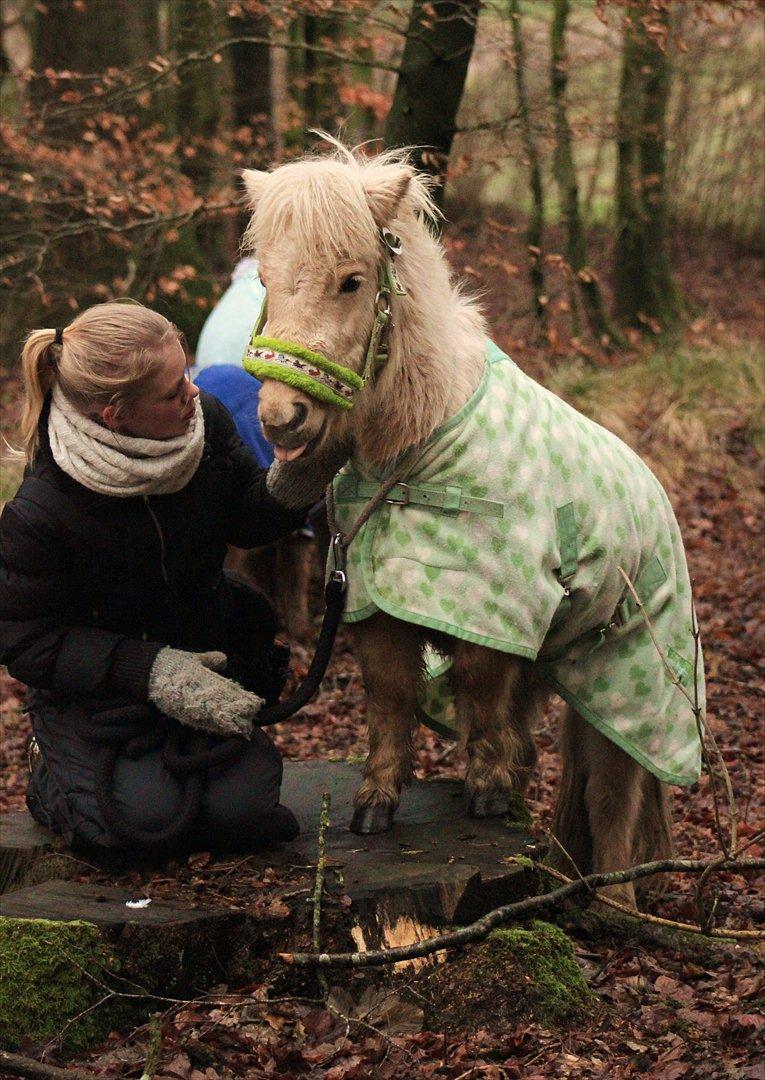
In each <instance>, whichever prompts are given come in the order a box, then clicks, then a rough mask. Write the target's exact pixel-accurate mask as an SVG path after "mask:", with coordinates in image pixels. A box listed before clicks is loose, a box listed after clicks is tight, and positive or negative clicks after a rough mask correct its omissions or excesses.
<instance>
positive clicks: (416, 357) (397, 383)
mask: <svg viewBox="0 0 765 1080" xmlns="http://www.w3.org/2000/svg"><path fill="white" fill-rule="evenodd" d="M394 229H395V231H396V232H397V233H398V234H399V235H400V236H401V240H402V254H401V255H400V256H399V258H398V260H397V263H396V271H397V273H398V275H399V278H400V280H401V282H402V284H403V286H404V288H405V289H406V296H401V297H394V298H393V320H394V327H393V330H392V332H391V337H390V350H389V358H388V360H387V362H386V364H385V366H384V367H383V368H382V369H381V370H379V371H378V372H377V374H376V375H375V376H374V380H373V383H372V385H371V386H370V387H368V389H367V391H366V392H365V393H364V394H362V395H361V397H362V400H361V401H359V403H358V405H357V407H356V408H355V409H354V410H353V412H354V417H353V428H354V442H355V446H356V453H357V454H358V456H359V457H361V459H362V460H363V461H365V462H368V463H369V464H370V465H372V466H374V467H377V468H384V467H385V466H386V465H388V464H390V462H392V461H394V460H395V459H396V458H397V457H398V456H399V455H400V454H402V453H403V452H404V451H405V450H407V449H409V447H410V446H414V445H416V444H417V443H420V442H422V441H423V440H425V439H427V438H428V436H429V435H431V433H432V432H433V431H435V429H436V428H437V427H438V426H439V425H440V424H442V423H443V422H444V421H445V420H446V419H448V418H449V417H450V416H452V415H453V414H454V413H455V412H457V411H458V410H459V409H460V408H461V407H462V406H463V405H464V404H465V402H466V401H467V400H468V399H469V398H470V396H471V395H472V394H473V392H474V391H475V389H476V387H477V386H478V383H479V382H480V379H481V374H482V372H483V366H484V361H485V353H486V341H485V338H486V325H485V322H484V319H483V316H482V315H481V313H480V311H479V309H478V306H477V304H476V303H475V302H474V301H471V300H469V299H467V298H466V297H464V296H462V295H461V294H460V291H459V288H458V287H456V286H453V285H452V283H451V281H450V275H449V268H448V266H447V263H446V258H445V256H444V252H443V249H442V247H441V245H440V244H439V243H438V241H437V240H435V239H434V238H433V237H432V236H431V235H430V234H429V233H428V232H427V231H426V229H425V227H424V226H423V225H422V224H421V223H420V222H419V221H417V220H416V219H414V218H412V219H411V220H409V221H407V222H403V221H402V222H396V223H395V225H394Z"/></svg>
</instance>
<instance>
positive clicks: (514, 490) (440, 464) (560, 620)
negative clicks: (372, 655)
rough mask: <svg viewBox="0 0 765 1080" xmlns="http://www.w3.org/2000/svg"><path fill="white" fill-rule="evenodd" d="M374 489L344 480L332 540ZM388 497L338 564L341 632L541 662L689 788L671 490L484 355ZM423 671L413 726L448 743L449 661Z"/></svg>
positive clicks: (610, 440) (588, 712) (683, 603)
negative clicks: (442, 639)
mask: <svg viewBox="0 0 765 1080" xmlns="http://www.w3.org/2000/svg"><path fill="white" fill-rule="evenodd" d="M381 479H382V477H381V476H380V475H378V474H376V473H375V472H374V471H373V470H371V469H369V468H368V467H366V466H365V464H364V463H363V462H362V461H358V460H355V459H354V460H353V461H352V462H350V463H349V465H348V466H346V468H345V469H344V470H343V471H342V472H341V473H340V474H339V476H338V477H337V478H336V480H335V489H334V490H335V500H336V508H337V516H338V523H339V525H340V528H341V529H343V530H347V529H348V528H350V526H351V525H352V524H353V522H354V521H355V520H356V518H357V516H358V514H359V513H360V512H361V510H362V508H363V507H364V505H365V504H366V502H367V501H368V499H369V498H370V497H371V495H372V494H374V492H375V491H376V490H377V487H378V485H379V483H380V481H381ZM390 498H391V500H392V501H391V502H390V503H388V504H385V505H384V506H382V507H381V508H380V509H379V510H377V511H376V512H375V513H374V514H373V515H372V517H371V518H370V520H369V521H368V522H367V523H366V524H365V525H364V527H363V528H362V529H361V531H360V532H359V534H358V536H357V537H356V539H355V540H354V542H353V544H352V545H351V548H350V549H349V552H348V556H349V562H348V581H349V590H348V599H347V604H346V612H345V616H344V618H345V621H347V622H357V621H359V620H361V619H365V618H368V617H369V616H370V615H371V614H372V613H373V612H375V611H377V610H381V611H385V612H388V613H389V614H390V615H393V616H395V617H396V618H399V619H403V620H405V621H407V622H413V623H417V624H419V625H421V626H423V627H428V628H433V629H436V630H440V631H444V632H446V633H448V634H451V635H453V636H454V637H456V638H461V639H464V640H466V641H472V642H476V643H478V644H482V645H485V646H487V647H488V648H492V649H498V650H500V651H502V652H506V653H512V654H515V655H518V656H521V657H526V658H528V659H531V660H536V661H538V662H539V663H541V664H543V665H544V673H545V675H546V677H547V679H548V680H549V682H550V684H551V686H552V687H553V688H554V689H555V690H556V691H557V692H558V693H559V694H560V695H561V696H562V697H563V698H565V699H566V700H567V701H569V702H570V703H571V704H572V705H573V706H574V708H575V709H576V710H577V711H578V712H579V713H580V715H582V716H583V717H584V718H585V719H587V720H588V721H590V722H591V723H592V724H594V725H595V726H596V727H597V728H598V729H599V730H600V731H602V732H603V733H604V734H605V735H606V736H608V737H609V738H611V739H612V740H613V741H614V742H615V743H617V745H619V746H621V747H622V748H623V749H624V750H626V751H627V752H628V753H629V754H631V755H632V756H633V757H634V758H635V759H636V760H637V761H639V762H640V763H641V764H642V765H644V766H645V767H646V768H648V769H649V770H650V771H651V772H653V773H654V774H655V775H656V776H657V777H659V779H661V780H665V781H668V782H671V783H676V784H690V783H693V782H694V781H695V780H697V779H698V776H699V771H700V745H699V738H698V731H697V726H696V722H695V718H694V715H693V711H692V709H691V706H690V704H689V702H688V700H687V698H686V697H685V696H684V694H683V693H682V692H681V690H680V688H679V686H678V685H677V683H678V682H679V683H680V684H681V686H682V687H683V688H684V689H685V691H686V692H687V693H688V694H689V695H690V697H691V698H692V699H693V700H694V701H697V702H698V704H699V706H700V708H701V709H702V711H703V709H704V700H705V699H704V675H703V663H702V658H701V652H700V647H699V646H698V642H697V641H696V640H694V635H693V623H692V598H691V589H690V582H689V578H688V569H687V566H686V560H685V553H684V550H683V544H682V539H681V536H680V531H679V528H678V525H677V522H676V520H675V516H674V514H673V512H672V508H671V506H670V504H669V500H668V498H667V496H666V493H665V492H664V490H663V488H662V487H661V485H660V484H659V482H658V480H657V479H656V478H655V476H654V475H653V474H652V473H651V471H650V470H649V469H648V467H647V466H646V465H645V464H644V462H643V461H641V459H640V458H639V457H638V456H637V455H636V454H635V453H634V452H633V451H632V450H631V449H630V448H629V447H628V446H626V445H625V444H624V443H623V442H621V441H620V440H619V439H618V438H617V437H616V436H615V435H613V434H612V433H611V432H609V431H607V430H605V429H604V428H602V427H601V426H600V425H598V424H596V423H594V422H593V421H591V420H589V419H587V418H586V417H584V416H582V415H581V414H580V413H578V412H577V411H576V410H575V409H573V408H572V407H571V406H569V405H568V404H566V403H565V402H564V401H562V400H561V399H560V398H558V397H556V396H555V395H554V394H552V393H551V392H550V391H548V390H546V389H545V388H544V387H542V386H540V385H539V384H538V383H536V382H534V380H532V379H531V378H529V377H528V376H527V375H525V374H524V373H523V372H522V371H521V370H520V369H519V368H518V367H517V366H516V365H515V364H514V363H513V361H512V360H510V359H509V357H507V356H505V354H504V353H502V352H501V351H500V350H499V349H498V348H497V347H496V346H494V345H493V344H491V343H490V344H489V346H488V353H487V361H486V366H485V370H484V374H483V379H482V381H481V384H480V386H479V387H478V389H477V390H476V392H475V394H474V395H473V396H472V398H471V399H470V400H469V401H468V402H467V404H466V405H465V406H464V407H463V408H462V409H461V410H460V411H459V412H458V413H457V414H456V415H455V416H453V417H452V418H450V419H449V420H448V421H447V422H446V423H444V424H443V425H442V426H441V427H440V428H439V429H438V430H437V431H435V432H434V434H433V435H432V436H431V438H430V439H429V440H428V442H427V443H426V445H425V446H424V448H423V450H422V453H421V454H420V455H419V456H418V458H417V460H416V462H415V463H414V464H413V465H412V466H411V468H410V470H409V471H408V474H407V475H406V476H405V477H404V482H403V483H402V484H399V485H397V487H396V488H394V489H393V491H392V492H391V496H390ZM619 567H621V568H623V570H624V572H625V573H626V574H627V576H628V578H629V580H630V581H631V582H632V583H633V585H634V586H635V588H636V590H637V593H638V595H639V597H640V600H641V602H642V604H643V605H644V608H645V612H646V614H647V616H648V618H649V619H650V622H651V627H652V629H653V632H654V635H655V636H656V639H657V642H658V644H659V646H660V648H661V653H662V654H663V658H662V655H660V653H659V651H658V650H657V649H656V647H655V646H654V644H653V642H652V641H651V637H650V633H649V630H648V627H647V625H646V620H645V618H644V616H643V614H642V613H641V611H640V609H639V607H638V605H637V604H636V603H635V602H634V599H633V598H632V596H631V594H630V592H629V589H628V587H627V586H626V584H625V580H624V578H623V576H622V575H621V573H620V572H619ZM427 659H428V675H427V678H426V680H425V682H424V685H423V687H422V691H421V702H420V704H421V718H422V719H424V720H425V721H426V722H428V723H430V724H431V726H433V727H435V728H437V729H439V730H444V729H448V730H453V728H454V726H455V714H454V703H453V698H452V691H451V685H450V664H449V661H448V660H445V659H444V658H441V657H438V656H437V655H433V654H430V655H429V656H428V658H427Z"/></svg>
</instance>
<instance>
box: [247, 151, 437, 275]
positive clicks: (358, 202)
mask: <svg viewBox="0 0 765 1080" xmlns="http://www.w3.org/2000/svg"><path fill="white" fill-rule="evenodd" d="M316 134H318V135H319V136H320V137H321V138H322V140H323V141H324V142H326V143H328V144H329V145H330V147H331V148H332V149H331V151H330V152H329V153H323V154H321V153H312V154H306V155H305V156H303V157H301V158H299V159H297V160H296V161H291V162H288V163H287V164H285V165H280V166H278V167H277V168H276V169H274V171H273V172H272V174H271V178H270V181H269V183H268V184H266V185H265V187H264V191H263V194H262V197H261V199H260V202H259V203H258V206H257V208H256V212H255V213H254V214H253V215H252V218H251V220H250V223H249V225H248V227H247V229H246V231H245V234H244V237H243V239H242V248H243V250H255V251H258V249H262V248H264V247H265V246H267V245H269V244H270V243H271V242H273V240H274V239H275V238H278V237H282V236H284V235H285V234H286V232H287V231H289V233H290V239H291V242H294V243H296V244H298V245H299V246H300V247H301V249H305V250H310V251H312V252H316V253H317V254H324V253H327V251H328V249H329V251H330V252H331V253H332V254H334V255H335V256H341V257H344V256H351V257H352V256H354V255H357V256H359V257H363V256H365V255H367V254H372V255H373V254H374V253H375V252H376V251H377V250H378V229H377V225H376V224H375V221H374V217H373V215H372V211H371V209H370V205H369V202H368V199H367V196H366V190H365V183H369V182H370V181H371V179H372V178H373V177H378V176H381V175H384V171H383V170H384V169H385V168H386V167H392V168H394V169H395V170H396V171H397V172H398V173H399V174H401V172H402V171H403V172H404V173H405V174H408V177H409V179H408V184H407V186H406V193H405V195H404V197H403V199H402V202H401V204H400V205H399V207H398V209H397V211H396V212H395V213H394V215H393V218H392V220H391V221H390V222H388V223H387V224H388V225H390V226H391V227H392V228H395V222H396V219H397V218H399V217H403V216H406V215H410V214H414V215H416V216H418V217H419V218H420V219H421V220H422V221H423V222H424V224H425V226H426V227H428V228H431V227H433V226H434V225H435V224H436V222H437V221H438V219H439V217H440V216H441V215H440V211H439V209H438V208H437V206H436V205H435V203H434V201H433V196H432V188H433V180H432V178H431V177H429V176H427V175H425V174H423V173H420V172H418V171H417V169H416V168H415V166H414V165H413V163H412V154H413V150H412V149H411V148H408V147H404V148H401V149H393V150H385V151H383V152H382V153H380V154H375V155H368V154H366V153H364V152H363V145H364V144H361V145H360V146H357V147H353V148H351V147H348V146H345V145H344V144H343V143H342V142H340V141H339V140H338V139H336V138H334V137H333V136H332V135H329V134H327V133H326V132H316ZM327 181H330V182H329V183H328V182H327Z"/></svg>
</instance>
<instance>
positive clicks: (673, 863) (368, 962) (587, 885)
mask: <svg viewBox="0 0 765 1080" xmlns="http://www.w3.org/2000/svg"><path fill="white" fill-rule="evenodd" d="M708 866H709V860H705V859H657V860H656V861H655V862H649V863H641V864H640V865H639V866H632V867H630V868H629V869H628V870H614V871H612V872H611V873H608V874H588V875H587V876H586V877H583V878H581V879H580V880H579V881H572V882H570V883H569V884H568V885H563V886H562V887H561V888H560V889H554V890H553V891H552V892H549V893H544V894H543V895H541V896H531V897H527V898H526V899H525V900H518V901H515V902H514V903H512V904H505V905H504V906H503V907H499V908H495V909H494V911H490V912H489V913H488V914H487V915H484V916H483V917H482V918H480V919H478V920H477V921H476V922H474V923H470V924H469V925H468V926H463V927H460V929H459V930H454V931H452V932H451V933H447V934H439V935H437V936H436V937H432V938H426V939H425V940H424V941H417V942H414V943H413V944H411V945H401V946H398V947H396V948H393V949H374V950H370V951H369V952H351V953H318V954H316V953H279V957H280V959H281V960H283V961H284V962H285V963H286V964H293V965H296V966H301V967H311V966H314V965H315V966H318V967H374V966H378V965H380V964H395V963H398V962H399V961H400V960H412V959H414V958H415V957H421V956H430V955H431V953H435V952H440V951H441V950H442V949H453V948H455V947H456V946H460V945H467V944H468V943H469V942H472V941H481V940H483V938H485V937H486V936H487V935H488V934H489V933H490V932H491V931H492V930H493V929H494V927H496V926H501V925H502V924H504V923H506V922H510V921H511V920H513V919H517V918H519V917H520V916H525V915H528V914H530V913H531V912H536V911H540V910H542V909H543V908H546V907H550V906H552V905H555V904H559V903H561V901H563V900H567V899H568V898H569V897H570V896H575V895H576V894H577V893H580V892H584V891H587V890H591V889H600V888H602V887H603V886H605V885H622V884H624V883H626V882H628V881H637V880H638V879H639V878H644V877H651V876H652V875H654V874H674V873H686V874H701V873H703V872H704V871H705V870H706V868H707V867H708ZM716 869H717V870H723V871H725V872H736V873H742V872H745V871H748V870H765V858H759V859H738V860H734V859H726V860H719V861H718V865H717V867H716ZM717 936H719V937H726V936H727V935H726V934H725V932H724V931H722V930H721V931H719V933H718V935H717ZM751 936H752V937H753V938H755V939H756V940H759V939H763V940H765V930H763V931H759V930H753V931H752V932H751Z"/></svg>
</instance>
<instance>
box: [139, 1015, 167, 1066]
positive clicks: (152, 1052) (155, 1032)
mask: <svg viewBox="0 0 765 1080" xmlns="http://www.w3.org/2000/svg"><path fill="white" fill-rule="evenodd" d="M161 1047H162V1014H161V1013H155V1014H154V1015H153V1016H152V1017H151V1019H150V1020H149V1052H148V1053H147V1055H146V1064H145V1066H144V1069H143V1072H142V1073H141V1080H154V1074H155V1073H156V1071H157V1065H158V1064H159V1051H160V1049H161Z"/></svg>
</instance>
